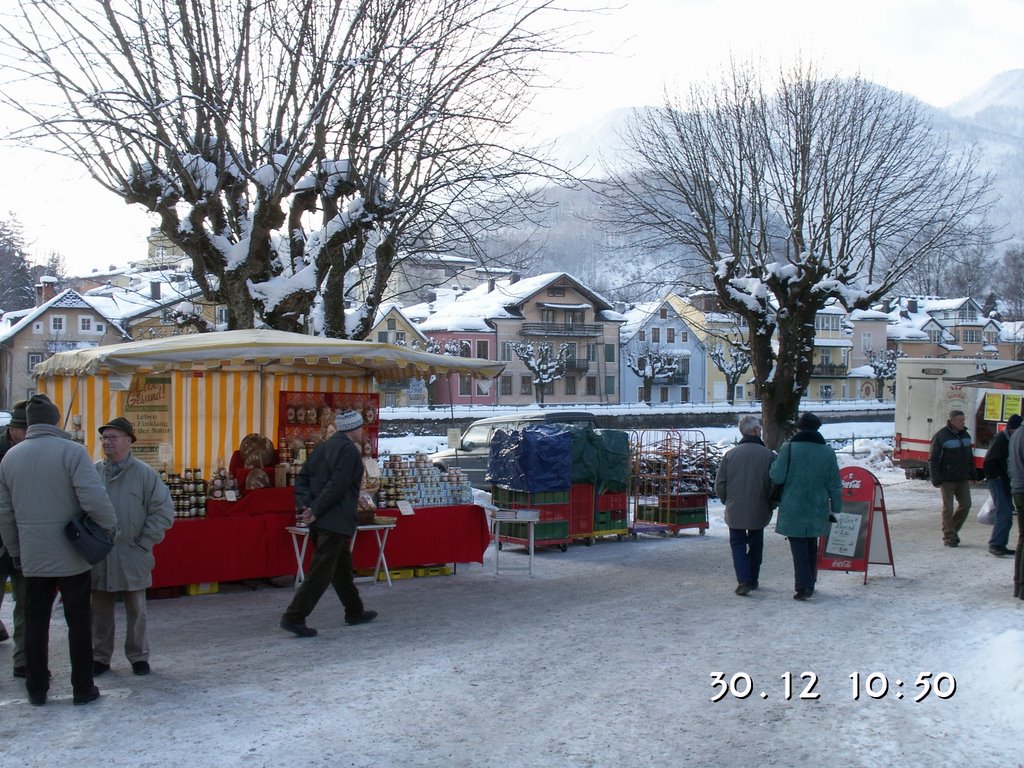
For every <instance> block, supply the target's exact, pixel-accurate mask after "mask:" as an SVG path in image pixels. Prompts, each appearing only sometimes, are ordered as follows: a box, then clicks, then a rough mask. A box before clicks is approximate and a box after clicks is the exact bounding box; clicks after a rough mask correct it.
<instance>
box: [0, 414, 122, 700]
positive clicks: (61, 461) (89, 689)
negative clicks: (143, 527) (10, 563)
mask: <svg viewBox="0 0 1024 768" xmlns="http://www.w3.org/2000/svg"><path fill="white" fill-rule="evenodd" d="M26 414H27V416H28V430H27V431H26V433H25V440H24V441H22V442H21V443H19V444H18V445H16V446H14V447H13V448H12V449H11V450H10V451H9V452H8V454H7V455H6V456H4V459H3V461H2V462H0V532H2V534H0V535H2V536H3V539H4V542H5V544H6V545H7V548H8V550H9V551H10V553H11V557H12V558H13V559H14V565H15V567H17V568H20V570H21V571H22V573H23V574H24V576H25V670H26V673H27V674H26V678H25V688H26V690H27V691H28V699H29V702H30V703H31V704H33V705H34V706H41V705H43V704H45V703H46V694H47V691H48V690H49V687H50V680H49V647H48V646H49V641H50V616H51V614H52V613H53V601H54V598H56V596H57V592H58V590H59V591H60V593H61V600H62V602H63V604H64V620H65V622H66V623H67V625H68V650H69V652H70V655H71V685H72V689H73V693H74V696H73V699H74V703H75V704H87V703H89V702H90V701H95V700H96V699H98V698H99V695H100V691H99V689H98V688H97V687H96V686H95V685H94V684H93V676H92V637H91V635H92V618H91V612H90V606H89V587H90V573H91V571H92V566H91V565H90V564H89V562H88V561H87V560H86V559H85V558H84V557H82V556H81V555H80V554H79V553H78V550H76V549H75V548H74V547H73V546H72V545H71V542H70V541H69V540H68V538H67V536H66V535H65V534H64V527H65V526H66V525H67V524H68V523H69V522H70V521H71V519H72V518H73V517H75V516H76V515H78V514H79V512H82V511H84V512H85V513H86V514H87V515H88V516H89V517H90V518H92V520H93V522H95V523H96V525H98V526H99V527H101V528H104V529H106V530H107V531H109V532H111V534H116V532H117V515H116V514H115V513H114V507H113V505H111V503H110V499H109V498H108V497H107V492H106V491H105V490H104V488H103V483H101V482H100V478H99V475H97V474H96V469H95V467H93V465H92V459H91V458H90V457H89V452H88V451H87V450H86V449H85V446H82V445H79V444H78V443H75V442H72V441H71V440H69V439H68V434H67V432H65V431H63V430H62V429H60V428H59V427H58V426H57V424H58V423H59V422H60V411H59V410H58V409H57V406H55V405H54V404H53V403H51V402H50V400H49V398H48V397H46V395H33V396H32V397H31V398H30V399H29V401H28V405H27V406H26Z"/></svg>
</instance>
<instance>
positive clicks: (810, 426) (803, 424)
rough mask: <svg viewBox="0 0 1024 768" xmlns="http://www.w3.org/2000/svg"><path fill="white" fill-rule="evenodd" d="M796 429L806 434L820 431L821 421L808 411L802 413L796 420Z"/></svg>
mask: <svg viewBox="0 0 1024 768" xmlns="http://www.w3.org/2000/svg"><path fill="white" fill-rule="evenodd" d="M796 428H797V429H802V430H804V431H806V432H817V431H818V430H819V429H821V419H819V418H818V417H817V416H815V415H814V414H813V413H811V412H810V411H804V412H803V413H801V414H800V418H799V419H797V420H796Z"/></svg>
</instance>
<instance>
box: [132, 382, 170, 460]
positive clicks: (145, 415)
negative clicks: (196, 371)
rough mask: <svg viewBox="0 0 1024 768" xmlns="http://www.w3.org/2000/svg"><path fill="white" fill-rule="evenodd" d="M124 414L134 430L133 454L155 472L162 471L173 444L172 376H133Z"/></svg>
mask: <svg viewBox="0 0 1024 768" xmlns="http://www.w3.org/2000/svg"><path fill="white" fill-rule="evenodd" d="M124 415H125V417H126V418H127V419H128V420H129V421H130V422H131V423H132V427H133V428H134V429H135V438H136V442H135V443H134V444H133V445H132V454H133V455H134V456H135V457H136V458H137V459H139V460H140V461H144V462H145V463H146V464H148V465H149V466H151V467H153V468H154V469H161V468H163V467H164V466H165V465H166V463H167V458H166V457H167V455H168V454H169V447H170V445H171V444H172V442H171V378H170V376H142V375H136V376H133V377H132V383H131V386H130V387H129V389H128V391H127V392H126V393H125V402H124ZM161 449H163V450H161Z"/></svg>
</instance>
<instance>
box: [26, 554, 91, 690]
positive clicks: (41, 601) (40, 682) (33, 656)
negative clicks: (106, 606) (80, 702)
mask: <svg viewBox="0 0 1024 768" xmlns="http://www.w3.org/2000/svg"><path fill="white" fill-rule="evenodd" d="M91 587H92V577H91V572H90V571H84V572H83V573H79V574H77V575H75V576H26V577H25V672H26V677H25V689H26V690H27V691H28V692H29V694H31V695H36V696H39V695H43V694H45V693H46V691H47V690H48V689H49V687H50V680H49V646H50V616H51V615H52V614H53V599H54V598H55V597H56V596H57V591H58V590H60V594H61V598H62V601H63V603H64V621H65V622H67V625H68V650H69V652H70V655H71V687H72V689H73V690H74V693H75V695H84V694H87V693H88V692H89V691H90V690H92V609H91V605H90V603H89V594H90V592H91Z"/></svg>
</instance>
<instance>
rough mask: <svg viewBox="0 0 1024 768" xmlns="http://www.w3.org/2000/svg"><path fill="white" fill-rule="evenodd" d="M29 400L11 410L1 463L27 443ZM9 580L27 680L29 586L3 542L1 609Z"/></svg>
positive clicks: (17, 667)
mask: <svg viewBox="0 0 1024 768" xmlns="http://www.w3.org/2000/svg"><path fill="white" fill-rule="evenodd" d="M27 405H28V400H19V401H18V402H16V403H15V404H14V406H13V407H12V408H11V420H10V421H9V422H7V428H6V429H5V430H4V431H3V434H2V435H0V460H2V459H3V457H4V456H5V455H7V452H8V451H9V450H11V448H13V447H14V446H16V445H17V444H18V443H20V442H21V441H22V440H24V439H25V430H26V429H28V420H27V417H26V415H25V406H27ZM8 577H10V579H11V591H12V592H13V593H14V632H13V634H14V676H15V677H24V676H25V582H24V581H23V579H22V576H21V571H19V570H18V569H17V568H15V567H14V560H13V559H12V558H11V556H10V554H8V552H7V548H6V547H4V541H3V539H2V538H0V605H3V603H4V585H5V582H6V581H7V579H8ZM10 636H11V635H10V634H8V632H7V627H5V626H4V623H3V622H2V621H0V643H2V642H3V641H4V640H7V639H8V638H10Z"/></svg>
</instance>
